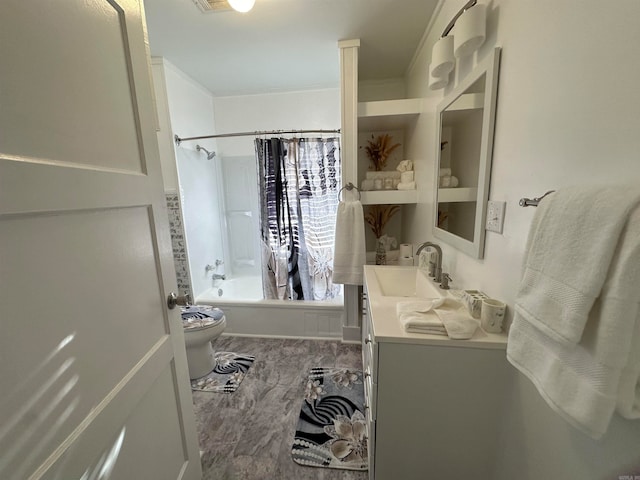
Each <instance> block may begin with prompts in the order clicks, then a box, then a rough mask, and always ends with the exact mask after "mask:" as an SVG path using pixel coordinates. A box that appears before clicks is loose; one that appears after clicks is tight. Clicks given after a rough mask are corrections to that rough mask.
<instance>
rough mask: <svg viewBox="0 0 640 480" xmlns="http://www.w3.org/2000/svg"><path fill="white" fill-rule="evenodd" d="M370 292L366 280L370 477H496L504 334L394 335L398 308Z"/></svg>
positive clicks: (365, 364)
mask: <svg viewBox="0 0 640 480" xmlns="http://www.w3.org/2000/svg"><path fill="white" fill-rule="evenodd" d="M368 295H369V294H368V289H367V285H366V282H365V289H364V295H363V305H362V307H363V308H362V311H363V316H362V325H363V328H362V342H363V343H362V360H363V369H364V387H365V388H364V389H365V402H366V418H367V423H368V434H369V479H370V480H374V479H376V480H388V479H402V480H412V479H415V480H424V479H444V478H476V479H480V480H482V479H490V478H493V466H494V463H495V460H496V458H497V456H498V452H497V439H498V434H499V429H500V425H501V423H502V422H501V411H502V408H503V402H504V399H505V390H506V385H507V376H508V371H509V370H508V364H507V360H506V356H505V348H506V338H505V336H504V335H501V336H496V337H491V336H490V335H489V334H484V337H486V338H481V339H479V341H474V340H473V339H471V340H468V341H452V340H449V339H448V337H439V338H438V336H435V335H418V334H406V333H405V332H402V333H399V334H398V335H397V336H394V335H389V333H388V332H389V331H391V330H390V329H389V328H388V327H389V324H390V322H395V323H399V322H398V320H397V318H396V317H395V312H392V311H390V310H389V309H388V308H386V307H385V308H383V307H381V306H380V305H376V300H375V299H371V298H370V297H369V296H368ZM394 328H395V327H394ZM494 338H495V339H496V341H493V339H494ZM465 342H466V343H465Z"/></svg>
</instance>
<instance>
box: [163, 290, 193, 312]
mask: <svg viewBox="0 0 640 480" xmlns="http://www.w3.org/2000/svg"><path fill="white" fill-rule="evenodd" d="M176 305H181V306H183V307H188V306H190V305H191V295H189V293H185V294H184V295H177V294H176V292H171V293H170V294H169V296H168V297H167V307H169V310H173V309H174V308H176Z"/></svg>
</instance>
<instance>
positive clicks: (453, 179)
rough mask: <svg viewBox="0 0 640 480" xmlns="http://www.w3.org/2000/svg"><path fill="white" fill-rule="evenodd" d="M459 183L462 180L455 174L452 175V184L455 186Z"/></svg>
mask: <svg viewBox="0 0 640 480" xmlns="http://www.w3.org/2000/svg"><path fill="white" fill-rule="evenodd" d="M458 185H460V181H459V180H458V177H454V176H453V175H451V186H452V187H453V188H455V187H457V186H458Z"/></svg>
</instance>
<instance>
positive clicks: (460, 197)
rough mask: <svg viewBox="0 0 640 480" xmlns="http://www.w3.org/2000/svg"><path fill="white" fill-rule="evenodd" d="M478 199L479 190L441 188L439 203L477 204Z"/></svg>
mask: <svg viewBox="0 0 640 480" xmlns="http://www.w3.org/2000/svg"><path fill="white" fill-rule="evenodd" d="M477 198H478V189H477V188H476V187H470V188H464V187H461V188H439V189H438V203H453V202H475V201H476V200H477Z"/></svg>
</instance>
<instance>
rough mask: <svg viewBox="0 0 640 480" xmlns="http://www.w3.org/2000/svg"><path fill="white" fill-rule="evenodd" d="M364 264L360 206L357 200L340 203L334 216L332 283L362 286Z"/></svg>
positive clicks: (362, 225)
mask: <svg viewBox="0 0 640 480" xmlns="http://www.w3.org/2000/svg"><path fill="white" fill-rule="evenodd" d="M365 263H366V251H365V245H364V214H363V212H362V204H361V203H360V201H359V200H347V201H341V202H340V203H339V204H338V212H337V214H336V233H335V241H334V254H333V283H342V284H345V285H362V281H363V267H364V264H365Z"/></svg>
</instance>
